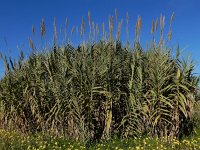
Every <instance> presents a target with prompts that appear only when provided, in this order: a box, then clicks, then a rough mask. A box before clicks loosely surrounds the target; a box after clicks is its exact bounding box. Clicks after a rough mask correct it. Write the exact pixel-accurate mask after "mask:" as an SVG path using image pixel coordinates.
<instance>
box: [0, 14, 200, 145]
mask: <svg viewBox="0 0 200 150" xmlns="http://www.w3.org/2000/svg"><path fill="white" fill-rule="evenodd" d="M173 19H174V14H172V16H171V19H170V26H169V32H168V33H167V36H166V38H164V26H165V17H164V16H162V15H161V16H160V19H159V20H158V19H156V21H153V22H152V28H151V34H152V39H151V40H150V42H149V46H147V47H146V49H144V48H143V47H142V46H141V44H140V36H139V35H140V31H141V27H142V19H141V17H140V16H138V20H137V22H136V27H135V39H134V45H133V46H130V44H129V41H127V42H126V44H125V45H124V44H122V42H121V40H120V34H121V26H122V21H119V19H118V12H117V11H116V12H115V17H112V16H111V17H109V22H108V25H109V32H108V33H106V31H105V26H104V23H103V24H102V37H101V38H98V37H99V36H100V31H99V28H98V25H97V24H95V23H94V22H93V21H92V19H91V16H90V13H88V25H89V29H90V30H89V38H88V40H86V41H83V42H82V43H80V44H79V46H78V47H75V46H73V44H71V43H70V41H68V42H67V44H58V43H59V42H57V39H58V33H57V27H56V19H54V42H53V45H52V46H51V47H52V48H49V49H48V50H47V51H43V52H41V51H40V52H38V49H37V47H36V45H35V44H34V42H33V40H32V39H31V38H30V39H29V45H30V48H31V49H32V52H31V54H30V56H29V57H28V59H27V60H25V59H24V53H23V51H22V52H21V56H20V58H19V59H18V60H13V59H11V58H7V57H6V56H2V55H1V58H2V60H3V61H4V64H5V68H6V71H5V75H4V77H3V78H2V79H1V80H0V128H2V129H6V130H17V131H20V132H23V133H30V132H31V133H35V132H44V133H46V132H48V133H51V134H54V135H56V136H61V135H64V136H66V137H68V138H69V139H76V140H80V141H83V142H89V141H96V140H101V139H105V140H108V139H110V138H112V137H113V136H118V137H122V138H124V137H137V136H141V135H142V136H143V135H147V136H150V137H154V136H159V137H163V136H169V137H179V138H181V137H182V136H185V135H190V134H191V133H192V132H193V131H194V128H195V124H196V120H195V104H196V103H197V98H198V96H197V89H198V81H199V78H198V77H196V76H194V75H193V69H194V63H193V61H190V60H189V59H188V58H180V57H181V53H180V49H179V48H177V50H176V54H175V55H173V54H172V50H173V49H172V48H171V47H170V46H168V44H167V43H168V42H169V41H170V40H171V38H172V27H171V26H172V22H173ZM115 21H116V23H117V25H118V26H117V29H116V30H115V29H114V22H115ZM128 22H129V16H128V13H127V15H126V25H127V26H126V31H127V35H128V34H129V33H128V32H129V31H128ZM67 24H68V20H66V26H67ZM40 27H41V28H40V29H41V31H40V33H41V37H42V38H45V34H46V29H45V22H44V20H42V23H41V26H40ZM85 29H86V24H85V22H84V19H82V24H81V30H80V37H83V36H84V35H85V34H86V33H85ZM64 31H65V32H64V33H65V35H66V30H64ZM32 32H33V33H35V29H34V27H32ZM73 32H74V27H73V28H72V30H71V34H73ZM114 32H116V38H114V37H113V33H114ZM157 32H158V33H159V35H160V37H159V41H158V43H157V42H156V38H155V37H156V36H155V34H156V33H157ZM66 36H67V35H66ZM90 39H92V40H90ZM98 39H100V40H98ZM91 41H92V42H91ZM45 49H47V47H46V48H45Z"/></svg>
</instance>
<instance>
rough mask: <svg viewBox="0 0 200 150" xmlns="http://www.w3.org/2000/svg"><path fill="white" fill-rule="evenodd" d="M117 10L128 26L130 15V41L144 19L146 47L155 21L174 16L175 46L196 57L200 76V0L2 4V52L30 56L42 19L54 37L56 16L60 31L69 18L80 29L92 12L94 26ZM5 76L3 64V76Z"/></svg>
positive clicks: (2, 0)
mask: <svg viewBox="0 0 200 150" xmlns="http://www.w3.org/2000/svg"><path fill="white" fill-rule="evenodd" d="M115 9H117V10H118V12H119V18H123V19H124V22H125V16H126V12H128V13H129V20H130V23H129V29H130V38H132V37H133V35H134V28H135V22H136V20H137V16H138V15H140V16H141V17H142V20H143V21H142V22H143V27H142V32H141V40H142V41H143V42H144V43H145V42H147V41H148V39H149V35H150V28H151V22H152V19H155V18H156V17H159V16H160V14H163V15H165V16H166V23H168V22H169V19H170V16H171V14H172V12H174V13H175V20H174V23H173V40H172V42H173V44H174V45H175V46H176V45H177V44H179V45H180V47H181V48H183V49H185V50H184V55H189V54H190V55H191V56H192V59H194V61H195V62H196V63H197V67H196V69H195V72H196V73H200V61H199V57H200V15H199V14H200V1H199V0H0V51H1V52H2V53H3V54H6V55H7V56H9V55H12V56H13V57H14V58H15V57H16V56H17V55H19V53H18V50H17V47H19V48H21V49H23V50H24V51H25V53H28V52H27V51H28V38H29V37H30V36H31V35H32V34H31V27H32V25H34V26H35V28H36V32H39V28H40V23H41V20H42V18H44V20H45V23H46V29H47V33H49V34H51V33H52V29H53V18H54V16H55V17H56V19H57V26H58V27H59V26H61V25H63V26H64V24H65V19H66V17H67V18H68V20H69V28H70V27H72V26H73V25H75V26H78V25H80V23H81V18H82V16H83V17H84V18H85V20H87V13H88V11H90V12H91V16H92V19H93V20H94V22H98V23H99V24H101V23H102V22H103V21H104V22H107V20H108V16H109V15H114V12H115ZM70 30H71V29H70ZM5 37H6V41H7V46H6V44H5V40H4V39H5ZM122 38H123V37H122ZM7 48H8V49H9V50H10V52H8V51H7V50H6V49H7ZM10 53H11V54H10ZM3 72H4V67H3V63H2V61H1V62H0V76H2V75H3Z"/></svg>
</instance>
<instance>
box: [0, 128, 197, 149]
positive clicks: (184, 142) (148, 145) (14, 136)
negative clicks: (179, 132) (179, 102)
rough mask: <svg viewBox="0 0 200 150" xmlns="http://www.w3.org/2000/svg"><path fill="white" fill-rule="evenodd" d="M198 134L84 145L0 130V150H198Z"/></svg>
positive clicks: (56, 138) (67, 140) (66, 140)
mask: <svg viewBox="0 0 200 150" xmlns="http://www.w3.org/2000/svg"><path fill="white" fill-rule="evenodd" d="M199 135H200V134H194V135H193V136H192V137H190V138H183V139H181V140H178V139H176V138H169V137H163V138H156V137H155V138H150V137H138V138H129V139H112V140H109V141H99V142H98V143H89V144H84V143H81V142H80V141H70V140H69V139H67V138H64V137H53V136H50V135H47V134H46V135H42V134H35V135H22V134H20V133H17V132H7V131H4V130H0V149H2V150H3V149H5V150H16V149H29V150H30V149H32V150H34V149H35V150H36V149H38V150H53V149H55V150H57V149H58V150H59V149H60V150H64V149H68V150H70V149H74V150H75V149H77V150H78V149H90V150H100V149H101V150H106V149H109V150H116V149H118V150H120V149H121V150H122V149H123V150H128V149H130V150H142V149H143V150H155V149H160V150H165V149H167V150H173V149H174V150H177V149H180V150H183V149H186V150H189V149H197V150H198V149H200V136H199Z"/></svg>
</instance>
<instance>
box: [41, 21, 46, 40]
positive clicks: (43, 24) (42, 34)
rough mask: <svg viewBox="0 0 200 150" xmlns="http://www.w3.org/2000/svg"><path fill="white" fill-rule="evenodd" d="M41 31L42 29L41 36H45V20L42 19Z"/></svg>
mask: <svg viewBox="0 0 200 150" xmlns="http://www.w3.org/2000/svg"><path fill="white" fill-rule="evenodd" d="M40 29H41V36H44V35H45V33H46V29H45V23H44V19H42V23H41V26H40Z"/></svg>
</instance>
